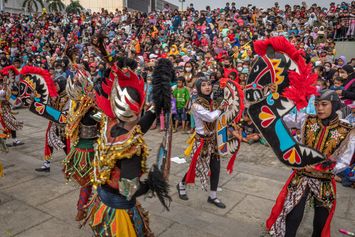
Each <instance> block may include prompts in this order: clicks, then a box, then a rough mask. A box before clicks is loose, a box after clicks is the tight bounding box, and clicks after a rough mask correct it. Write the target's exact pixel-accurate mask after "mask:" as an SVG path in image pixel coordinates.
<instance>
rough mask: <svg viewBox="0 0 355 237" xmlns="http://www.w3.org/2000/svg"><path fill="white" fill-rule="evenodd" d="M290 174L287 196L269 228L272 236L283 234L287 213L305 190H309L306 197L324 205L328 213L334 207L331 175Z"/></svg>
mask: <svg viewBox="0 0 355 237" xmlns="http://www.w3.org/2000/svg"><path fill="white" fill-rule="evenodd" d="M292 176H293V177H292V179H291V180H290V182H289V183H288V184H287V196H286V198H285V202H284V205H283V209H282V211H281V213H280V215H279V216H278V217H277V219H276V221H275V223H274V224H273V225H272V227H271V229H270V234H271V235H272V236H277V237H283V236H285V234H286V218H287V215H288V214H289V213H290V212H291V211H292V210H293V208H295V206H297V204H298V203H299V202H300V200H301V199H302V197H303V196H304V195H307V190H309V192H308V193H309V194H308V195H309V197H308V199H309V200H311V201H315V199H316V200H317V205H321V206H324V207H326V208H327V209H328V211H329V212H330V213H331V211H332V209H333V207H335V190H336V189H335V186H334V185H333V182H332V180H331V175H324V176H323V177H322V178H324V179H319V178H315V177H309V176H307V175H306V174H304V173H303V172H297V171H294V174H293V175H292ZM327 176H328V177H327ZM326 178H328V179H326Z"/></svg>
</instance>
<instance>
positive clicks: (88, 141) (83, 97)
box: [64, 52, 99, 221]
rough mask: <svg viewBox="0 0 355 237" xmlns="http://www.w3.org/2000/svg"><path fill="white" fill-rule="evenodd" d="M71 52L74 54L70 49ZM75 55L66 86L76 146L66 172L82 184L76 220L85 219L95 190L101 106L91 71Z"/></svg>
mask: <svg viewBox="0 0 355 237" xmlns="http://www.w3.org/2000/svg"><path fill="white" fill-rule="evenodd" d="M67 54H68V55H72V54H71V53H69V52H68V53H67ZM72 56H74V55H72ZM71 58H72V62H73V65H72V67H73V68H74V69H75V75H74V77H73V78H72V77H69V78H68V80H67V86H66V91H67V94H68V96H69V98H70V100H71V103H70V109H69V111H68V114H67V124H66V136H67V138H68V139H70V143H71V146H72V147H71V150H70V152H69V154H68V155H67V156H66V158H65V160H64V174H65V177H66V178H67V180H68V181H69V180H71V179H74V180H75V181H76V182H77V183H78V184H79V185H80V186H81V188H80V196H79V200H78V203H77V209H78V212H77V215H76V218H75V219H76V221H81V220H83V219H84V218H85V215H86V205H87V203H88V201H89V198H90V195H91V192H92V185H91V176H92V171H93V166H92V162H93V159H94V155H95V150H94V144H95V142H96V139H97V135H98V133H99V131H98V123H97V122H96V120H94V118H93V116H94V115H95V113H96V112H97V110H96V104H95V94H94V91H93V88H94V85H93V83H92V81H91V77H90V74H89V72H88V71H87V70H85V68H84V67H83V66H82V65H78V64H75V61H74V57H71Z"/></svg>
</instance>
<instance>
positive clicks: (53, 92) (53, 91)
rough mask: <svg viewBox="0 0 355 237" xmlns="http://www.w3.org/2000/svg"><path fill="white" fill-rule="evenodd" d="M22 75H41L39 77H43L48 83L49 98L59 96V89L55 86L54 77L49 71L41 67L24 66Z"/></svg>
mask: <svg viewBox="0 0 355 237" xmlns="http://www.w3.org/2000/svg"><path fill="white" fill-rule="evenodd" d="M20 74H21V75H27V74H35V75H39V76H41V77H43V79H44V81H45V82H46V85H47V87H48V93H49V96H50V97H56V96H58V91H57V88H56V86H55V84H54V81H53V79H52V76H51V74H50V73H49V72H48V71H47V70H44V69H42V68H39V67H32V66H24V67H23V68H22V70H21V72H20Z"/></svg>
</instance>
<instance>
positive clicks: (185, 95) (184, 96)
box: [173, 77, 190, 132]
mask: <svg viewBox="0 0 355 237" xmlns="http://www.w3.org/2000/svg"><path fill="white" fill-rule="evenodd" d="M184 83H185V78H184V77H179V78H178V79H177V88H175V89H174V91H173V95H174V97H175V98H176V117H175V128H174V132H176V131H177V129H178V125H179V122H181V123H182V131H184V132H186V131H185V129H186V127H185V125H186V121H187V114H186V107H187V103H188V102H189V99H190V93H189V90H188V89H187V88H186V87H185V85H184Z"/></svg>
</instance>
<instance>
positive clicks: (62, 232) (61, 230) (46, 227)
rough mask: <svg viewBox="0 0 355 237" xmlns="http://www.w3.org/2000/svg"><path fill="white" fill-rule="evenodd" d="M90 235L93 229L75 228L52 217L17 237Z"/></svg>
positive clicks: (82, 236)
mask: <svg viewBox="0 0 355 237" xmlns="http://www.w3.org/2000/svg"><path fill="white" fill-rule="evenodd" d="M68 236H76V237H88V236H92V233H91V230H89V229H79V228H75V227H73V226H71V225H68V224H67V223H65V222H63V221H60V220H58V219H55V218H51V219H49V220H47V221H45V222H43V223H41V224H39V225H37V226H35V227H33V228H31V229H28V230H26V231H24V232H22V233H20V234H18V235H16V237H68Z"/></svg>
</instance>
